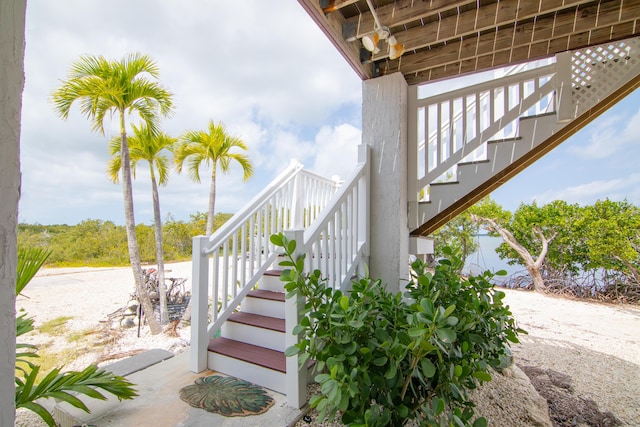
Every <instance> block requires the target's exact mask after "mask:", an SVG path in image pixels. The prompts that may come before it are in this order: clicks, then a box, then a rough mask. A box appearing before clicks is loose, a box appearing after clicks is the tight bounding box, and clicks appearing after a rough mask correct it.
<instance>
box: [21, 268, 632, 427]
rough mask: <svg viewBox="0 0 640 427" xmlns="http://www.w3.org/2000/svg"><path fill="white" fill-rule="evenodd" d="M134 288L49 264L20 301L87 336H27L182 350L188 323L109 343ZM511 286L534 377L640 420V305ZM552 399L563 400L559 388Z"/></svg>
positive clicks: (521, 352)
mask: <svg viewBox="0 0 640 427" xmlns="http://www.w3.org/2000/svg"><path fill="white" fill-rule="evenodd" d="M167 269H168V270H169V272H168V273H167V277H186V278H188V279H189V280H188V281H187V283H186V286H187V289H189V287H190V278H191V263H190V262H184V263H175V264H169V265H168V266H167ZM132 292H133V277H132V273H131V270H130V269H129V268H107V269H97V268H65V269H43V270H41V271H40V272H39V273H38V275H37V276H36V277H35V278H34V279H33V280H32V282H31V283H30V284H29V286H28V287H27V288H26V290H25V296H20V297H18V299H17V302H16V308H17V310H19V311H20V310H23V309H24V310H26V311H27V312H28V313H29V315H30V316H32V317H34V318H35V324H36V327H38V326H39V325H41V324H42V323H44V322H47V321H49V320H52V319H56V318H59V317H62V316H67V317H71V319H70V320H69V321H68V322H67V323H66V325H65V326H66V328H67V330H66V333H67V334H71V333H73V331H76V332H80V333H81V335H84V336H87V339H86V340H84V344H78V343H70V342H69V341H68V340H66V339H65V338H64V337H61V336H57V337H52V336H49V335H46V334H39V333H37V332H34V333H32V334H31V336H30V337H29V341H30V342H33V343H36V344H40V345H45V346H46V347H47V350H48V351H52V352H53V351H62V349H64V348H66V347H73V346H83V347H82V348H81V349H80V350H81V355H78V356H77V357H76V361H75V362H73V363H70V364H67V365H66V367H67V368H68V369H81V368H82V367H84V366H86V365H87V364H89V363H94V362H95V361H97V360H100V359H101V358H104V357H105V356H106V357H107V358H108V357H114V356H115V355H117V354H121V353H126V352H128V351H131V350H143V349H150V348H163V349H166V350H169V351H174V352H180V351H184V350H185V349H186V347H187V346H188V341H189V329H188V328H184V329H180V330H179V331H178V332H179V336H178V337H170V336H167V335H164V334H163V335H159V336H151V335H150V334H149V333H148V332H147V330H146V329H143V330H142V333H141V336H140V337H138V336H137V328H132V329H126V330H124V331H123V333H122V334H121V336H119V337H118V338H117V339H116V338H115V336H114V338H113V339H112V340H111V341H110V342H108V345H104V335H100V333H99V332H98V331H101V330H102V331H104V330H105V328H106V329H107V330H108V327H107V326H108V325H109V322H105V321H106V319H107V316H108V314H110V313H112V312H114V311H115V310H117V309H119V308H121V307H124V306H126V304H127V302H128V301H129V296H130V294H131V293H132ZM505 292H506V294H507V297H506V299H505V301H506V303H507V304H508V305H509V306H510V307H511V310H512V312H513V314H514V317H515V318H516V320H517V321H518V324H519V326H520V327H521V328H523V329H525V330H526V331H528V335H524V336H522V343H521V344H519V345H516V346H514V348H513V351H514V355H515V359H516V363H517V364H518V365H519V366H520V367H521V368H523V370H525V371H527V369H529V371H528V374H529V376H530V377H532V376H535V375H537V373H539V371H542V372H545V373H547V374H549V373H551V376H554V375H555V374H553V373H559V374H562V375H565V376H568V379H566V378H565V379H566V380H567V381H568V385H567V384H564V388H565V389H571V390H572V391H574V392H575V393H574V394H575V395H576V396H579V397H580V398H581V399H582V398H584V401H585V402H587V404H588V405H591V407H593V406H594V405H595V406H597V409H598V410H599V411H601V412H612V413H613V414H614V415H615V416H616V417H617V418H618V420H619V421H620V422H621V423H622V425H628V426H639V425H640V406H639V405H638V403H637V402H638V401H640V307H637V306H629V305H622V306H621V305H608V304H600V303H592V302H584V301H574V300H569V299H565V298H561V297H554V296H549V295H542V294H538V293H532V292H526V291H515V290H505ZM112 332H113V331H112ZM100 336H102V341H101V342H102V344H103V345H101V346H95V351H92V346H91V344H90V343H91V340H92V339H98V337H100ZM87 342H89V345H88V346H87V345H86V343H87ZM545 378H546V377H545ZM554 378H555V377H554ZM563 378H564V377H563ZM567 381H565V382H567ZM567 387H568V388H567ZM549 399H551V400H554V399H556V400H557V396H556V397H553V396H552V397H551V398H549ZM589 402H590V403H589ZM554 425H589V424H584V423H580V422H579V420H578V421H575V420H574V423H572V424H561V423H556V424H554ZM603 425H613V424H603Z"/></svg>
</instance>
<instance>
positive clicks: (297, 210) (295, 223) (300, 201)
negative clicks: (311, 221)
mask: <svg viewBox="0 0 640 427" xmlns="http://www.w3.org/2000/svg"><path fill="white" fill-rule="evenodd" d="M292 202H293V203H292V204H291V208H292V209H291V210H292V212H291V225H290V227H291V228H293V229H298V228H303V227H304V185H303V177H302V175H301V174H299V173H297V174H296V176H295V178H294V179H293V201H292Z"/></svg>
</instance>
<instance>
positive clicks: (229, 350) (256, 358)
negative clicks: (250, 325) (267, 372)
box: [209, 337, 286, 373]
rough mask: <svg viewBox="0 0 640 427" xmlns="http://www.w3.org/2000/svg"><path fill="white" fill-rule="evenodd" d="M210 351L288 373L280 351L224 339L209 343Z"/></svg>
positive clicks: (219, 338) (216, 339)
mask: <svg viewBox="0 0 640 427" xmlns="http://www.w3.org/2000/svg"><path fill="white" fill-rule="evenodd" d="M209 351H212V352H214V353H218V354H220V355H223V356H227V357H231V358H234V359H238V360H242V361H245V362H249V363H253V364H254V365H258V366H262V367H264V368H268V369H273V370H274V371H278V372H283V373H285V372H286V359H285V357H284V353H283V352H280V351H275V350H270V349H268V348H264V347H258V346H256V345H251V344H247V343H243V342H240V341H234V340H230V339H228V338H223V337H218V338H214V339H212V340H211V341H209Z"/></svg>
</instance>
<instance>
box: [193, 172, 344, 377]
mask: <svg viewBox="0 0 640 427" xmlns="http://www.w3.org/2000/svg"><path fill="white" fill-rule="evenodd" d="M338 186H339V184H338V183H337V182H336V181H333V180H330V179H326V178H323V177H321V176H319V175H316V174H314V173H311V172H308V171H305V170H303V169H302V164H300V163H299V162H297V161H292V163H291V165H290V166H289V167H288V168H287V169H286V170H285V171H284V172H282V173H281V174H280V175H279V176H278V177H277V178H276V179H275V180H274V181H273V182H271V184H269V186H267V188H265V189H264V190H263V191H262V192H261V193H260V194H258V195H257V196H256V197H255V198H254V199H253V200H252V201H251V202H250V203H249V204H248V205H247V206H246V207H245V208H244V209H242V210H241V211H240V212H238V213H237V214H235V215H234V216H233V217H232V218H231V219H230V220H229V221H227V222H226V223H225V224H224V226H222V227H221V228H220V229H218V230H217V231H216V232H215V233H214V234H213V235H211V237H204V236H200V237H195V238H194V241H193V265H192V269H193V275H192V280H193V283H192V299H193V303H192V313H191V347H192V351H191V370H193V371H194V372H200V371H202V370H204V369H206V367H207V346H208V342H209V339H211V338H212V337H213V336H214V335H215V333H216V332H217V331H218V330H219V329H220V327H221V326H222V324H223V323H224V322H225V321H226V320H227V318H228V317H229V316H230V315H231V313H232V312H233V311H234V310H235V309H236V308H237V307H238V305H239V304H240V302H241V301H242V299H243V298H244V297H245V296H246V295H247V293H248V292H249V290H251V288H253V287H254V286H255V285H256V284H257V281H258V280H259V279H260V277H261V276H262V274H263V273H264V272H265V271H267V270H268V269H269V267H270V266H271V265H272V264H273V262H274V261H275V260H276V257H277V253H276V252H274V248H273V246H272V245H271V244H270V243H269V236H271V235H272V234H275V233H279V232H282V231H284V230H287V229H292V228H306V227H308V226H309V225H310V224H311V223H312V222H314V220H315V219H316V217H317V216H318V215H319V214H320V213H321V212H322V210H323V209H324V207H325V206H326V205H327V203H329V201H330V200H331V198H332V197H333V195H334V194H335V192H336V190H337V188H338ZM209 303H211V307H210V308H209V307H208V305H209ZM209 318H210V319H211V322H212V323H209Z"/></svg>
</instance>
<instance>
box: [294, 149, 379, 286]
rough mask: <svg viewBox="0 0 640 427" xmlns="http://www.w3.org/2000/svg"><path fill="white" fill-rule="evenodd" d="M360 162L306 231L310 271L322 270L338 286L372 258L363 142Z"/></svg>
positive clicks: (330, 284)
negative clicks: (369, 243) (369, 244)
mask: <svg viewBox="0 0 640 427" xmlns="http://www.w3.org/2000/svg"><path fill="white" fill-rule="evenodd" d="M358 148H359V153H358V166H357V167H356V170H355V171H354V172H353V174H352V175H351V177H350V178H349V179H348V180H347V181H346V182H347V183H348V184H344V185H343V186H342V187H341V188H340V190H339V191H338V192H337V193H336V195H335V197H334V199H333V201H332V203H331V206H330V207H329V208H327V209H325V211H324V212H323V214H322V215H320V216H319V217H318V218H317V220H316V221H315V222H314V224H313V225H312V226H311V227H309V228H307V229H306V230H305V232H304V252H305V253H306V254H307V257H306V260H305V261H306V265H305V267H306V269H307V271H313V270H316V269H318V270H320V271H321V272H322V273H323V275H324V277H325V278H326V279H327V280H328V283H329V286H331V287H333V288H335V289H345V288H346V287H348V285H349V283H350V282H351V280H352V277H353V276H354V275H355V273H356V270H357V269H358V268H359V267H361V266H362V265H363V264H365V263H367V262H368V258H367V257H368V251H369V249H368V241H369V239H368V236H369V233H368V224H369V218H368V215H369V194H368V191H369V190H368V182H369V150H368V147H367V146H366V145H361V146H360V147H358Z"/></svg>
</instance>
